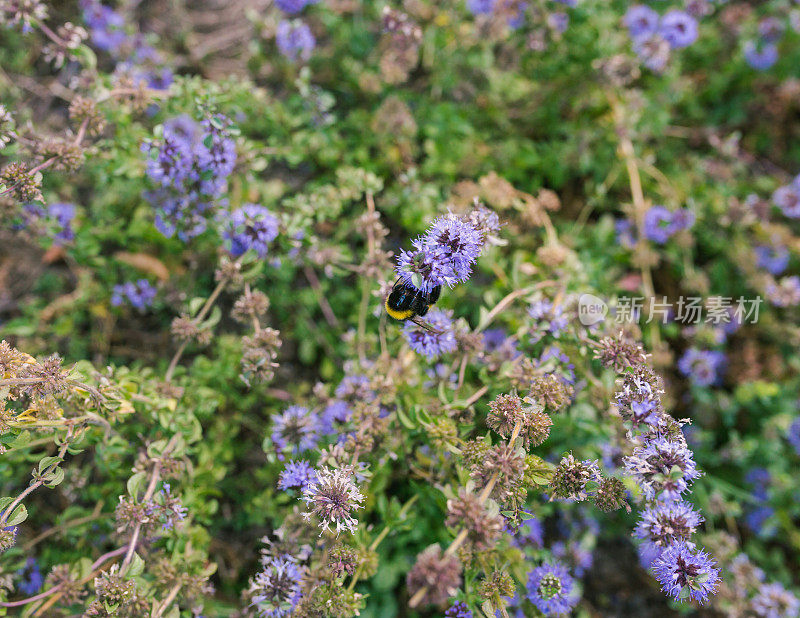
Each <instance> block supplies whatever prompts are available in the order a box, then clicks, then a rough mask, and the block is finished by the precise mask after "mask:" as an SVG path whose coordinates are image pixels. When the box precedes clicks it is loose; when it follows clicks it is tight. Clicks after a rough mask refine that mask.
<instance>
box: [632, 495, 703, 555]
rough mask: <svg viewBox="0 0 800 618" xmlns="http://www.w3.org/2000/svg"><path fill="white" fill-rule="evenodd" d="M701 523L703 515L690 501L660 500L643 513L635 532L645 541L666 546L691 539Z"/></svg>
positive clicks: (635, 534)
mask: <svg viewBox="0 0 800 618" xmlns="http://www.w3.org/2000/svg"><path fill="white" fill-rule="evenodd" d="M701 523H703V516H702V515H700V513H698V512H697V511H695V510H694V509H693V508H692V505H691V504H689V503H688V502H682V501H681V502H666V503H662V502H659V503H657V504H656V505H654V506H650V507H648V508H647V509H646V510H645V511H644V513H642V519H641V521H639V523H638V524H637V526H636V529H635V530H634V533H633V534H634V536H636V537H638V538H640V539H642V540H644V541H649V542H651V543H654V544H656V545H659V546H661V547H666V546H668V545H671V544H672V543H674V542H675V541H676V540H678V541H687V540H689V538H690V537H691V536H692V535H693V534H694V532H695V530H697V527H698V526H699V525H700V524H701Z"/></svg>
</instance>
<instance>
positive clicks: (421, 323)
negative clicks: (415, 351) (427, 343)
mask: <svg viewBox="0 0 800 618" xmlns="http://www.w3.org/2000/svg"><path fill="white" fill-rule="evenodd" d="M409 320H411V321H412V322H414V324H416V325H417V326H419V327H420V328H424V329H425V330H427V331H428V332H429V333H433V334H434V335H441V334H442V331H440V330H437V329H435V328H431V327H430V326H429V325H428V324H427V323H425V322H424V321H423V320H421V319H420V318H418V317H417V316H412V317H410V318H409Z"/></svg>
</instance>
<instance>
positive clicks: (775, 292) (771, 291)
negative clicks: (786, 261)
mask: <svg viewBox="0 0 800 618" xmlns="http://www.w3.org/2000/svg"><path fill="white" fill-rule="evenodd" d="M766 295H767V299H768V300H769V302H771V303H772V304H773V305H775V306H776V307H795V306H797V305H800V277H798V276H797V275H792V276H791V277H782V278H781V280H780V281H777V282H772V283H770V284H769V285H768V286H767V290H766Z"/></svg>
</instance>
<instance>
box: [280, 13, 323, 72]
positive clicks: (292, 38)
mask: <svg viewBox="0 0 800 618" xmlns="http://www.w3.org/2000/svg"><path fill="white" fill-rule="evenodd" d="M275 41H276V43H277V45H278V51H280V52H281V54H283V55H284V56H285V57H286V58H288V59H289V60H291V61H292V62H295V61H296V60H298V59H300V60H308V59H309V58H310V57H311V52H312V51H313V49H314V46H315V45H316V44H317V41H316V39H314V35H313V34H312V33H311V28H309V27H308V24H306V23H304V22H302V21H300V20H293V21H288V20H283V21H282V22H280V23H279V24H278V30H277V32H276V35H275Z"/></svg>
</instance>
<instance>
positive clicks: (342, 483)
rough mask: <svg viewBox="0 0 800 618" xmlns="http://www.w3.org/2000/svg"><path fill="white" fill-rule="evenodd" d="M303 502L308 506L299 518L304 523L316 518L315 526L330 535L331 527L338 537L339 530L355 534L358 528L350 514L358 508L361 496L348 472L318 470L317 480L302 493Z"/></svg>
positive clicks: (328, 469) (350, 472) (339, 469)
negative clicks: (301, 518)
mask: <svg viewBox="0 0 800 618" xmlns="http://www.w3.org/2000/svg"><path fill="white" fill-rule="evenodd" d="M303 500H304V501H305V503H306V505H307V507H308V511H307V512H306V513H303V517H304V518H305V519H307V520H308V519H311V517H312V516H313V517H316V518H317V519H319V527H320V528H321V529H322V530H323V531H325V530H327V531H329V532H330V531H331V526H333V527H334V528H335V529H336V535H337V536H338V535H339V533H340V532H341V531H342V530H347V531H349V532H351V533H355V531H356V528H358V520H356V518H355V517H353V513H354V512H355V511H356V510H358V509H360V508H362V503H363V502H364V495H363V494H362V493H361V492H360V491H359V490H358V487H357V486H356V484H355V482H354V481H353V473H352V471H351V470H350V469H341V468H323V469H322V470H318V471H317V478H316V479H314V480H313V481H311V482H310V483H309V485H308V486H307V487H306V489H305V491H304V492H303ZM320 536H322V532H320Z"/></svg>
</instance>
